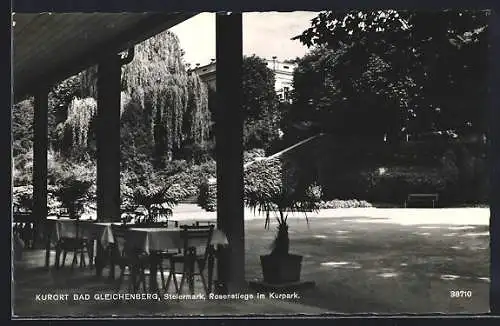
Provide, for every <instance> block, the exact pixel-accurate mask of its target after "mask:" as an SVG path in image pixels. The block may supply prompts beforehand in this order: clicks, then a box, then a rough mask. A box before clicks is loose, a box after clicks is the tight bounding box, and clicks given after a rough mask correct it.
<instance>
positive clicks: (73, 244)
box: [57, 220, 93, 269]
mask: <svg viewBox="0 0 500 326" xmlns="http://www.w3.org/2000/svg"><path fill="white" fill-rule="evenodd" d="M75 223H76V232H75V236H74V237H61V238H60V239H59V241H58V243H57V247H58V248H57V251H58V252H60V253H62V255H63V258H62V263H61V264H60V266H61V267H64V265H65V263H66V256H67V254H68V253H72V254H73V260H72V261H71V269H74V267H75V265H76V264H78V256H80V268H84V267H85V266H87V264H86V262H85V254H87V256H88V258H89V265H92V263H91V261H92V259H93V253H92V252H93V249H92V248H91V246H92V242H91V241H89V239H87V238H84V237H82V236H81V234H80V223H79V221H78V220H75ZM57 256H59V255H57ZM57 266H59V264H57Z"/></svg>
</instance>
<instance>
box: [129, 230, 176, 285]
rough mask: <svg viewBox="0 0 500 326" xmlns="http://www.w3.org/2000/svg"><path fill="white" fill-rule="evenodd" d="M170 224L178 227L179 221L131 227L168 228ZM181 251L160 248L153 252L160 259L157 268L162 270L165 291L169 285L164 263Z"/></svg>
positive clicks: (161, 275) (162, 282)
mask: <svg viewBox="0 0 500 326" xmlns="http://www.w3.org/2000/svg"><path fill="white" fill-rule="evenodd" d="M172 223H173V224H172ZM169 226H170V227H178V222H177V221H170V224H169V221H166V222H143V223H138V224H133V225H130V227H134V228H168V227H169ZM180 252H181V250H180V249H179V250H175V251H171V250H159V251H155V252H153V253H151V254H152V255H156V257H155V258H156V259H157V261H158V264H157V268H158V270H159V271H160V277H161V284H162V287H163V289H164V290H165V291H167V287H166V282H165V267H164V265H163V264H164V262H165V261H166V260H167V261H170V258H171V257H172V256H173V255H175V254H178V253H180ZM174 282H175V284H176V288H177V287H178V286H177V280H174Z"/></svg>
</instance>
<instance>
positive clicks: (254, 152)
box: [243, 148, 266, 164]
mask: <svg viewBox="0 0 500 326" xmlns="http://www.w3.org/2000/svg"><path fill="white" fill-rule="evenodd" d="M265 156H266V152H265V150H264V149H262V148H254V149H251V150H248V151H245V152H244V153H243V164H247V163H249V162H252V161H254V160H256V159H258V158H261V157H265Z"/></svg>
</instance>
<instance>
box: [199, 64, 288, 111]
mask: <svg viewBox="0 0 500 326" xmlns="http://www.w3.org/2000/svg"><path fill="white" fill-rule="evenodd" d="M266 65H267V66H268V68H269V69H271V70H273V71H274V76H275V79H276V82H275V84H274V89H275V90H276V94H277V95H278V96H279V98H280V100H281V101H288V102H290V101H291V93H290V92H291V90H292V87H293V70H294V69H295V67H296V65H295V64H294V63H287V62H283V61H278V60H276V59H266ZM191 71H192V72H194V73H196V74H198V76H200V78H201V80H202V81H204V82H205V83H206V84H207V86H208V87H210V88H211V89H213V90H215V89H216V71H217V69H216V63H215V60H212V62H210V63H209V64H207V65H204V66H200V65H196V67H194V68H193V69H191Z"/></svg>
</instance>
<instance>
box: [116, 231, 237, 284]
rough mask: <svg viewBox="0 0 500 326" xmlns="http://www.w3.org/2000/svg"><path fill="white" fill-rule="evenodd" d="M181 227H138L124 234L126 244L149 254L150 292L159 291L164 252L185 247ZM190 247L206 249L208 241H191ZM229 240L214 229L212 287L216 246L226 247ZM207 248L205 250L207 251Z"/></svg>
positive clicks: (210, 265)
mask: <svg viewBox="0 0 500 326" xmlns="http://www.w3.org/2000/svg"><path fill="white" fill-rule="evenodd" d="M181 230H182V229H181V228H180V227H147V228H145V227H140V228H139V227H137V228H134V227H133V226H131V227H129V228H127V229H126V230H125V232H124V234H125V242H126V243H127V244H128V245H130V246H131V247H133V248H136V249H140V250H142V251H143V252H145V253H147V254H149V257H150V259H149V262H150V267H149V278H150V280H149V285H150V291H152V292H154V291H157V290H158V279H157V277H158V275H157V273H158V265H159V264H160V263H161V255H160V253H161V252H162V251H167V250H173V251H175V250H177V251H178V250H181V249H183V247H184V240H183V238H182V236H181ZM189 244H190V246H194V247H205V246H206V245H207V243H206V239H190V243H189ZM227 244H228V239H227V236H226V234H225V233H224V232H223V231H222V230H220V229H214V231H213V234H212V238H211V241H210V246H209V250H210V252H209V255H208V262H207V270H208V275H207V277H208V284H209V285H210V286H209V287H211V284H212V279H213V267H214V262H215V256H216V253H215V248H216V246H217V247H218V246H226V245H227ZM205 249H206V248H203V250H205Z"/></svg>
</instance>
